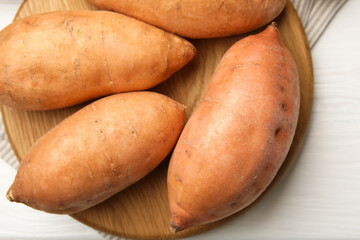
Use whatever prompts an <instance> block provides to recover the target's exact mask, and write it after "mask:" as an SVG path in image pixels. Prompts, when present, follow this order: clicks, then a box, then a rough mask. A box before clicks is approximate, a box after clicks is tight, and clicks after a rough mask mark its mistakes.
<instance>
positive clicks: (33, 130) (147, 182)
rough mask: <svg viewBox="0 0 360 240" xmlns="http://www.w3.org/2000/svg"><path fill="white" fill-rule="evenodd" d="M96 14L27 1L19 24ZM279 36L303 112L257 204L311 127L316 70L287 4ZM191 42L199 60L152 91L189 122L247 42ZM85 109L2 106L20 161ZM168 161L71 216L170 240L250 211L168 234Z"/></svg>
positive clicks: (66, 4) (79, 0)
mask: <svg viewBox="0 0 360 240" xmlns="http://www.w3.org/2000/svg"><path fill="white" fill-rule="evenodd" d="M75 9H92V10H95V7H93V6H91V5H90V4H88V3H87V2H86V1H85V0H76V1H71V0H63V1H59V0H27V1H24V3H23V4H22V6H21V7H20V9H19V12H18V14H17V16H16V17H15V20H16V19H19V18H22V17H25V16H28V15H33V14H36V13H42V12H48V11H55V10H75ZM276 22H277V23H278V24H279V29H280V33H281V35H282V38H283V40H284V42H285V44H286V45H287V46H288V48H289V49H290V51H291V52H292V54H293V55H294V58H295V61H296V63H297V65H298V68H299V75H300V81H301V108H300V117H299V123H298V127H297V130H296V135H295V139H294V142H293V144H292V146H291V149H290V152H289V154H288V156H287V158H286V160H285V162H284V164H283V165H282V167H281V169H280V171H279V173H278V175H277V176H276V178H275V180H274V181H273V182H272V184H271V185H270V187H269V188H268V189H267V190H266V192H265V193H264V194H262V196H261V197H260V198H259V199H258V200H257V201H256V202H258V201H260V200H261V199H262V198H263V197H264V195H265V194H266V193H267V192H269V190H271V189H272V187H273V186H274V185H275V184H276V183H277V182H278V181H279V179H280V177H281V176H283V175H284V173H285V172H286V170H287V169H288V168H289V166H290V165H291V163H292V162H293V161H294V159H295V157H296V154H297V152H298V151H299V149H300V147H301V145H302V142H303V139H304V136H305V133H306V129H307V126H308V122H309V118H310V113H311V107H312V99H313V69H312V61H311V54H310V49H309V46H308V43H307V39H306V36H305V33H304V30H303V28H302V25H301V22H300V20H299V18H298V16H297V14H296V11H295V10H294V8H293V7H292V5H291V3H290V2H288V3H287V6H286V9H285V11H284V13H282V14H281V16H280V17H278V18H277V19H276ZM244 36H245V35H241V36H233V37H228V38H218V39H207V40H192V41H191V42H192V43H193V44H194V45H195V47H196V48H197V50H198V55H197V56H196V58H195V59H194V60H193V61H192V62H191V63H190V64H188V65H187V66H186V67H185V68H183V69H182V70H180V71H179V72H177V73H176V74H174V75H173V76H172V77H171V78H170V79H168V80H167V81H166V82H164V83H162V84H161V85H159V86H157V87H155V88H154V89H153V90H154V91H157V92H161V93H164V94H166V95H168V96H170V97H172V98H174V99H176V100H178V101H179V102H181V103H183V104H185V105H187V106H188V110H187V118H188V117H189V116H190V114H191V112H192V111H193V109H194V108H195V107H196V105H197V104H198V102H199V100H200V99H201V97H202V95H203V94H204V92H205V90H206V88H207V85H208V82H209V80H210V79H211V76H212V74H213V72H214V71H215V68H216V66H217V64H218V62H219V61H220V59H221V57H222V56H223V54H224V53H225V51H226V50H227V49H228V48H229V47H230V46H231V45H232V44H234V43H235V42H236V41H238V40H239V39H241V38H242V37H244ZM82 106H83V105H78V106H74V107H71V108H67V109H62V110H55V111H46V112H45V111H42V112H30V111H20V110H15V109H11V108H8V107H6V106H2V114H3V119H4V124H5V126H6V129H7V133H8V137H9V140H10V142H11V144H12V146H13V148H14V151H15V153H16V154H17V156H18V158H19V159H22V158H23V157H24V156H25V154H26V153H27V151H28V149H29V148H30V147H31V145H32V143H33V142H35V141H36V139H38V138H39V137H41V136H42V135H43V134H44V133H46V132H47V131H48V130H49V129H51V128H52V127H54V126H55V125H56V124H57V123H59V122H60V121H61V120H62V119H64V118H65V117H66V116H69V115H70V114H72V113H73V112H75V111H76V110H78V109H79V108H81V107H82ZM167 166H168V159H166V160H165V161H164V162H163V163H162V164H161V165H160V166H159V167H158V168H156V169H155V170H154V171H153V172H152V173H151V174H149V175H148V176H147V177H145V178H144V179H143V180H141V181H139V182H138V183H136V184H134V185H133V186H131V187H129V188H128V189H126V190H124V191H123V192H121V193H119V194H117V195H115V196H114V197H112V198H110V199H108V200H107V201H105V202H103V203H102V204H99V205H97V206H95V207H93V208H91V209H88V210H86V211H83V212H81V213H78V214H74V215H72V216H73V217H74V218H75V219H77V220H79V221H81V222H83V223H85V224H87V225H89V226H91V227H94V228H96V229H99V230H101V231H104V232H107V233H111V234H114V235H119V236H124V237H128V238H143V239H160V238H162V239H165V238H166V239H167V238H178V237H185V236H190V235H194V234H197V233H200V232H204V231H208V230H209V229H212V228H214V227H217V226H220V225H222V224H224V223H226V222H228V221H230V220H231V219H233V218H235V217H237V216H239V215H240V214H242V213H244V212H245V211H246V210H248V209H249V208H250V207H252V206H253V205H255V204H256V202H255V203H254V204H252V205H251V206H250V207H248V208H247V209H245V210H243V211H241V212H239V213H237V214H234V215H232V216H230V217H228V218H226V219H224V220H222V221H218V222H215V223H211V224H207V225H203V226H199V227H194V228H191V229H188V230H186V231H184V232H181V233H178V234H176V235H175V234H173V233H171V232H170V230H169V218H170V212H169V208H168V202H167V189H166V174H167Z"/></svg>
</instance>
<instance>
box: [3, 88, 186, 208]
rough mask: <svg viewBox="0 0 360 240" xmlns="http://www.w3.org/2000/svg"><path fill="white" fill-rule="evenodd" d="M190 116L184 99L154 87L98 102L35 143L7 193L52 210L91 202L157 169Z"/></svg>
mask: <svg viewBox="0 0 360 240" xmlns="http://www.w3.org/2000/svg"><path fill="white" fill-rule="evenodd" d="M184 119H185V113H184V106H183V105H181V104H179V103H178V102H176V101H174V100H172V99H170V98H168V97H166V96H164V95H161V94H158V93H153V92H132V93H122V94H116V95H112V96H109V97H106V98H103V99H100V100H98V101H96V102H93V103H91V104H90V105H88V106H86V107H85V108H83V109H81V110H79V111H78V112H76V113H75V114H73V115H72V116H70V117H68V118H67V119H65V120H64V121H63V122H61V123H60V124H59V125H58V126H56V127H55V128H54V129H52V130H51V131H50V132H48V133H47V134H45V135H44V136H43V137H41V138H40V139H39V140H38V141H37V142H36V143H35V144H34V145H33V146H32V148H31V149H30V151H29V153H28V154H27V155H26V157H25V158H24V159H23V160H22V162H21V164H20V168H19V170H18V172H17V175H16V177H15V180H14V182H13V184H12V186H11V187H10V189H9V191H8V194H7V197H8V199H9V200H11V201H15V202H21V203H25V204H26V205H28V206H30V207H33V208H35V209H39V210H43V211H46V212H50V213H59V214H71V213H75V212H78V211H81V210H84V209H86V208H89V207H91V206H93V205H95V204H97V203H99V202H102V201H104V200H105V199H107V198H109V197H110V196H112V195H114V194H116V193H118V192H119V191H121V190H122V189H124V188H126V187H127V186H129V185H130V184H133V183H135V182H136V181H138V180H139V179H141V178H142V177H144V176H145V175H146V174H148V173H149V172H150V171H152V170H153V169H154V168H155V167H156V166H157V165H158V164H159V163H160V162H161V161H162V160H163V159H164V158H165V157H166V156H167V155H168V154H169V152H170V151H171V150H172V148H173V147H174V145H175V143H176V140H177V139H178V137H179V135H180V132H181V130H182V127H183V124H184Z"/></svg>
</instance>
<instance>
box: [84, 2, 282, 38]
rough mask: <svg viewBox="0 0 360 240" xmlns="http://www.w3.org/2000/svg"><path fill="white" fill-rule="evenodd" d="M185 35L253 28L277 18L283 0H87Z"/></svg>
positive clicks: (231, 32) (202, 35)
mask: <svg viewBox="0 0 360 240" xmlns="http://www.w3.org/2000/svg"><path fill="white" fill-rule="evenodd" d="M88 1H89V2H91V3H93V4H94V5H95V6H98V7H99V8H101V9H107V10H114V11H117V12H119V13H123V14H125V15H128V16H131V17H134V18H136V19H139V20H141V21H144V22H147V23H149V24H152V25H154V26H157V27H159V28H162V29H165V30H167V31H169V32H172V33H176V34H179V35H181V36H184V37H188V38H214V37H223V36H229V35H234V34H240V33H245V32H249V31H252V30H254V29H257V28H259V27H262V26H264V25H266V24H268V23H269V22H271V21H272V20H273V19H274V18H276V17H277V16H278V15H279V14H280V13H281V11H282V10H283V9H284V7H285V4H286V1H285V0H267V1H262V0H256V1H248V0H196V1H195V0H182V1H179V0H166V1H161V0H150V1H149V0H136V1H134V0H88Z"/></svg>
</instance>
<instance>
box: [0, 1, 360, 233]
mask: <svg viewBox="0 0 360 240" xmlns="http://www.w3.org/2000/svg"><path fill="white" fill-rule="evenodd" d="M20 3H21V1H20V0H0V28H3V27H4V26H6V25H7V24H8V23H10V22H11V21H12V18H13V16H14V14H15V12H16V9H17V8H18V6H19V5H20ZM312 56H313V62H314V70H315V98H314V107H313V113H312V117H311V122H310V127H309V130H308V134H307V138H306V141H305V144H304V146H303V148H302V151H301V153H300V155H299V157H298V159H297V161H296V163H295V165H294V166H293V168H292V169H291V170H290V171H289V172H288V174H287V175H286V176H285V177H284V178H283V179H282V181H281V182H280V184H278V185H277V186H276V187H275V189H274V190H273V191H272V192H271V193H270V194H269V195H268V196H267V197H266V198H265V199H264V200H263V201H262V202H261V203H259V204H258V205H257V206H256V207H255V208H253V209H251V211H249V212H248V213H246V214H245V215H243V216H241V217H238V218H237V219H236V220H234V221H232V222H231V223H229V224H227V225H225V226H223V227H221V228H219V229H216V230H213V231H210V232H208V233H205V234H202V235H199V236H196V237H193V238H191V239H214V240H215V239H222V240H226V239H229V240H230V239H240V238H241V239H314V238H322V239H324V238H326V239H360V1H354V0H350V1H349V2H348V3H346V4H345V6H344V7H343V8H342V9H341V10H340V12H339V13H338V15H337V16H336V17H335V19H334V20H333V21H332V22H331V23H330V25H329V27H328V29H327V30H326V31H325V33H324V35H323V36H322V37H321V39H320V40H319V41H318V42H317V44H316V46H315V47H314V48H313V49H312ZM300 71H301V69H300ZM14 176H15V170H13V169H11V168H10V167H9V166H7V165H6V164H5V163H3V162H1V161H0V196H1V197H0V239H102V237H101V236H100V235H98V234H97V232H96V231H94V230H92V229H90V228H88V227H86V226H84V225H82V224H80V223H78V222H76V221H75V220H73V219H71V218H70V217H68V216H57V215H50V214H46V213H42V212H38V211H35V210H32V209H30V208H27V207H25V206H22V205H20V204H15V203H9V202H8V201H7V200H6V199H5V193H6V190H7V188H8V187H9V186H10V184H11V182H12V180H13V178H14Z"/></svg>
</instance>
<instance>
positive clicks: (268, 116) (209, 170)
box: [168, 25, 300, 231]
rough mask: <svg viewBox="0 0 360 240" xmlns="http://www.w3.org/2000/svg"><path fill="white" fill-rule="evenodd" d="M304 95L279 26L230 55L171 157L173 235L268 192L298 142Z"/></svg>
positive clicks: (245, 41) (240, 45) (243, 43)
mask: <svg viewBox="0 0 360 240" xmlns="http://www.w3.org/2000/svg"><path fill="white" fill-rule="evenodd" d="M299 96H300V93H299V79H298V72H297V68H296V64H295V62H294V60H293V58H292V56H291V54H290V52H289V51H288V49H287V48H286V47H285V46H284V44H283V43H282V41H281V38H280V35H279V32H278V30H277V28H276V27H275V26H273V25H270V26H268V27H267V28H266V30H264V31H263V32H262V33H260V34H257V35H252V36H249V37H247V38H244V39H242V40H240V41H239V42H237V43H236V44H235V45H233V46H232V47H231V48H230V49H229V50H228V51H227V53H226V54H225V55H224V57H223V59H222V60H221V62H220V64H219V66H218V68H217V70H216V72H215V74H214V76H213V78H212V80H211V82H210V85H209V88H208V90H207V92H206V93H205V96H204V98H203V99H202V102H201V103H200V104H199V106H198V108H197V109H196V110H195V112H194V113H193V115H192V116H191V117H190V119H189V121H188V123H187V124H186V126H185V128H184V130H183V132H182V134H181V136H180V139H179V141H178V143H177V145H176V147H175V150H174V153H173V155H172V158H171V160H170V166H169V172H168V190H169V202H170V209H171V214H172V217H171V228H172V229H173V230H174V231H180V230H183V229H185V228H188V227H191V226H194V225H199V224H204V223H208V222H212V221H215V220H218V219H221V218H224V217H226V216H229V215H231V214H233V213H235V212H238V211H240V210H241V209H243V208H245V207H246V206H248V205H249V204H251V203H252V202H253V201H254V200H255V199H256V198H257V197H258V196H259V195H260V194H261V193H262V192H263V191H264V190H265V189H266V188H267V186H268V185H269V184H270V182H271V181H272V180H273V178H274V177H275V175H276V173H277V171H278V170H279V168H280V166H281V164H282V163H283V161H284V159H285V157H286V155H287V153H288V151H289V148H290V145H291V142H292V140H293V137H294V134H295V129H296V125H297V120H298V114H299V104H300V98H299Z"/></svg>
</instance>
